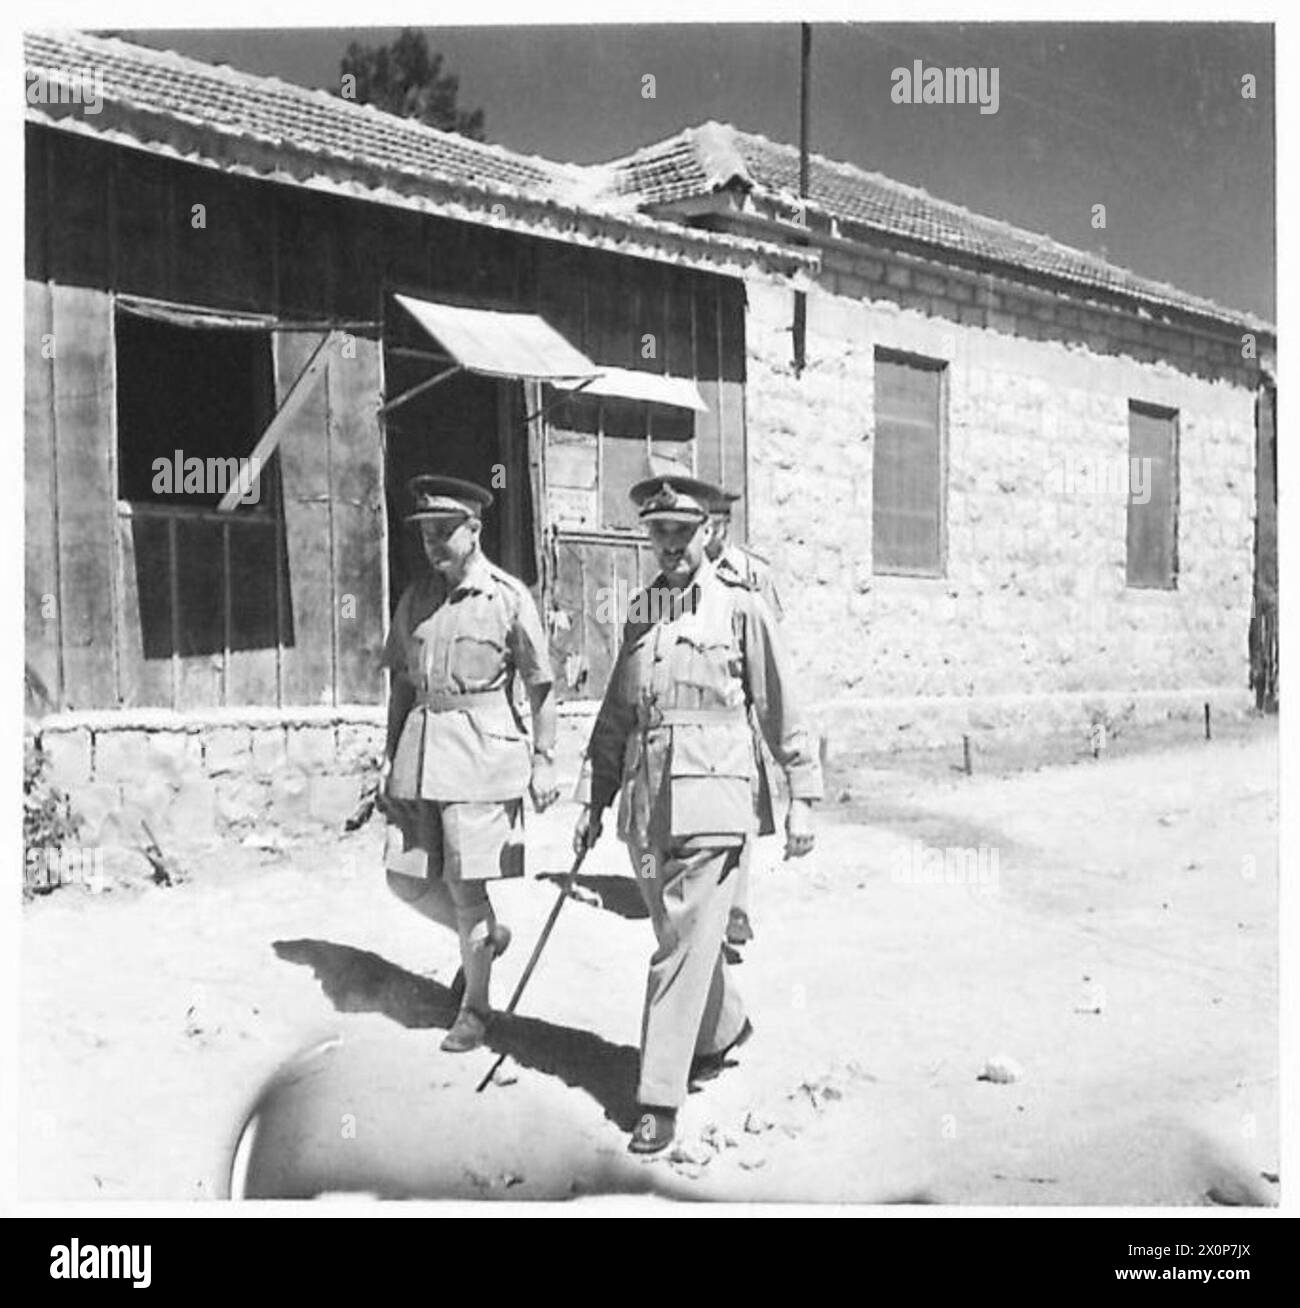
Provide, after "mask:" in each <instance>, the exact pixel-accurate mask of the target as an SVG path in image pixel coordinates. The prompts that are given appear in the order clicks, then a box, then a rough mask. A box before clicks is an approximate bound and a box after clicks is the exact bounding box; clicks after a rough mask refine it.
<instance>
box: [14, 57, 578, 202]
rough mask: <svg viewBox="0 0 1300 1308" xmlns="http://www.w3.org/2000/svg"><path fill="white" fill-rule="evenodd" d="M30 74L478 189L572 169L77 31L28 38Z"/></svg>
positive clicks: (527, 188) (553, 186) (542, 193)
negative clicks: (88, 83)
mask: <svg viewBox="0 0 1300 1308" xmlns="http://www.w3.org/2000/svg"><path fill="white" fill-rule="evenodd" d="M23 51H24V55H25V57H26V62H27V66H28V67H29V68H40V69H56V68H71V69H80V68H87V67H89V68H92V69H95V70H97V71H102V74H103V95H104V98H105V99H106V100H108V101H110V102H112V103H115V104H122V105H128V106H135V107H137V108H140V109H144V110H149V111H152V112H154V113H159V112H161V113H165V114H167V115H168V116H169V117H172V118H176V119H180V120H182V121H190V122H193V123H201V124H203V125H205V126H208V127H210V128H215V129H216V130H218V131H224V132H228V133H231V134H232V135H235V136H241V137H246V138H250V139H253V140H257V141H260V142H263V143H269V144H272V145H276V144H283V145H291V146H292V147H293V148H294V149H295V150H299V151H305V152H308V153H314V154H318V155H320V156H323V157H329V158H335V159H340V160H348V161H352V162H355V163H361V164H365V165H367V166H371V167H376V168H380V169H388V170H397V171H408V172H417V173H420V174H423V175H425V176H428V177H432V178H440V179H444V180H447V181H451V182H458V183H463V184H469V185H473V186H478V187H489V188H493V187H497V188H501V189H503V190H510V191H524V192H527V193H528V194H529V195H530V196H532V197H533V198H536V199H548V198H556V199H559V198H566V197H568V196H569V194H570V193H571V192H572V191H573V190H574V189H575V188H576V187H577V186H578V185H579V182H580V177H581V173H580V170H579V169H577V168H575V167H573V166H571V165H566V164H559V163H552V162H551V161H549V160H546V159H537V158H533V157H530V156H527V155H521V154H513V153H511V152H510V151H508V150H504V149H502V148H501V147H500V146H496V145H485V144H483V143H481V142H478V141H471V140H469V139H468V138H466V137H463V136H457V135H455V134H454V133H451V132H441V131H438V130H437V129H436V128H433V127H428V126H426V125H425V124H423V123H420V122H417V121H415V120H414V119H410V118H399V117H397V116H395V115H393V114H388V113H384V112H382V111H381V110H378V109H375V108H372V107H371V106H369V105H360V104H355V103H353V102H352V101H349V100H344V99H342V98H340V97H339V96H335V95H331V94H329V93H328V92H327V91H313V90H309V89H307V88H306V87H302V86H295V85H293V84H292V83H289V82H282V81H280V80H278V79H277V78H273V77H258V76H254V75H253V74H251V73H243V72H239V71H238V70H236V69H233V68H228V67H225V66H223V65H215V64H205V63H202V62H200V61H198V60H196V59H188V58H185V57H183V56H181V55H178V54H175V53H173V52H172V51H170V50H154V49H151V48H149V47H146V46H140V45H132V44H130V43H128V42H126V41H120V40H116V39H111V38H105V37H96V36H89V35H86V34H84V33H80V32H71V33H59V34H48V33H39V34H36V33H27V34H25V35H24V37H23Z"/></svg>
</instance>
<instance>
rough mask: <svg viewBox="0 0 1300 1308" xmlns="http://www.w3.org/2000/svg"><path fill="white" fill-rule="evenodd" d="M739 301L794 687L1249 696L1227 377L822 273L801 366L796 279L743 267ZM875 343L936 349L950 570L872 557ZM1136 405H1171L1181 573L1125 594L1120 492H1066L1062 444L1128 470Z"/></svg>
mask: <svg viewBox="0 0 1300 1308" xmlns="http://www.w3.org/2000/svg"><path fill="white" fill-rule="evenodd" d="M748 295H749V315H748V323H747V333H748V341H747V349H748V358H747V385H746V416H747V426H748V440H749V461H750V469H749V510H750V523H751V527H750V540H751V543H752V544H753V545H754V547H755V548H756V549H758V550H759V551H760V552H762V553H764V554H766V555H767V556H768V557H770V558H771V559H772V561H773V563H774V565H775V567H776V571H777V577H778V581H779V584H780V586H781V590H782V594H783V596H785V597H788V598H787V600H786V603H787V608H788V609H789V613H790V617H789V621H788V624H787V631H788V638H789V643H790V645H791V646H792V648H793V652H794V654H795V658H796V661H797V664H798V666H799V668H800V669H801V670H802V672H803V675H804V678H805V691H804V694H805V696H806V697H807V698H808V700H809V701H811V702H813V703H817V704H821V705H823V706H829V705H832V704H844V705H848V704H849V703H859V704H861V703H862V702H863V701H869V700H877V699H880V700H883V701H886V702H888V701H890V700H893V699H895V698H898V699H906V698H911V697H917V696H925V697H937V699H938V702H940V703H942V702H943V700H944V699H945V698H946V697H954V698H960V699H962V700H964V701H965V702H967V703H971V702H972V701H975V700H989V701H990V702H993V701H999V700H1001V701H1005V699H1006V697H1027V698H1029V699H1033V698H1038V697H1044V698H1045V699H1051V698H1052V697H1058V698H1062V699H1063V700H1065V701H1067V702H1075V701H1077V703H1078V705H1079V706H1081V707H1080V711H1083V709H1082V706H1084V705H1085V704H1086V702H1087V700H1088V697H1089V695H1093V696H1094V697H1095V695H1096V694H1097V693H1101V694H1102V695H1103V696H1105V697H1109V698H1110V699H1112V700H1113V699H1116V698H1118V699H1120V700H1123V699H1125V698H1129V699H1132V698H1133V697H1134V696H1135V695H1136V696H1137V697H1138V698H1143V697H1145V701H1146V702H1167V701H1168V696H1167V695H1164V693H1165V692H1180V693H1181V692H1187V694H1188V695H1189V696H1190V697H1191V698H1197V699H1198V705H1197V706H1198V707H1199V698H1201V697H1205V695H1206V692H1207V691H1208V692H1212V695H1211V696H1210V697H1211V698H1214V699H1215V700H1216V701H1217V702H1219V703H1221V704H1222V705H1224V706H1235V707H1237V708H1240V707H1242V706H1244V705H1245V704H1246V703H1247V702H1248V701H1249V694H1248V691H1247V686H1248V680H1249V667H1248V654H1247V632H1248V627H1249V622H1250V612H1251V578H1252V566H1253V564H1252V547H1253V530H1254V523H1253V515H1254V507H1253V502H1254V400H1255V397H1254V392H1253V390H1252V389H1250V387H1249V385H1247V384H1245V381H1244V379H1242V380H1240V381H1228V380H1207V379H1205V378H1202V377H1199V376H1195V375H1191V373H1189V372H1187V371H1183V370H1181V369H1179V368H1176V367H1175V366H1173V365H1172V364H1170V363H1168V362H1165V361H1139V360H1138V359H1136V358H1130V357H1127V355H1124V354H1102V353H1097V352H1094V350H1093V349H1090V348H1088V347H1087V346H1086V345H1082V344H1076V343H1071V344H1065V343H1062V342H1061V341H1058V340H1052V339H1025V338H1024V337H1023V336H1022V335H1020V334H1019V322H1018V320H1017V319H1015V318H1014V317H1012V316H1011V315H1007V314H1001V313H993V314H986V315H985V319H984V320H986V321H987V320H989V319H990V318H991V319H992V320H995V321H997V322H998V323H999V327H998V328H997V329H991V328H988V327H983V326H977V325H974V324H973V323H972V324H970V325H966V324H963V323H962V322H960V321H954V320H953V319H952V318H949V317H940V316H935V315H934V314H932V313H929V312H926V311H924V309H922V308H921V307H917V308H904V307H902V306H901V305H899V304H894V303H889V302H885V301H883V300H874V301H873V300H862V299H858V298H851V297H849V296H842V295H836V294H831V293H828V292H827V291H825V290H816V291H813V292H812V293H810V295H809V304H808V344H807V356H808V366H807V367H806V369H805V371H804V373H803V375H802V376H801V377H796V376H795V375H794V372H793V369H792V367H791V364H790V353H791V346H790V339H791V338H790V322H791V295H790V293H789V292H788V291H784V290H781V289H779V288H772V287H769V286H764V285H757V284H753V285H750V286H749V287H748ZM900 298H901V297H900ZM955 316H956V315H955V314H954V317H955ZM1076 316H1077V315H1076ZM1042 317H1043V315H1041V314H1036V319H1035V321H1036V323H1038V324H1039V325H1040V329H1041V330H1043V334H1046V326H1049V325H1050V324H1047V325H1043V324H1042ZM1105 322H1106V320H1105V319H1104V318H1103V319H1102V325H1105ZM1091 326H1092V327H1093V333H1092V334H1093V339H1094V342H1095V343H1096V344H1097V345H1098V346H1101V345H1103V344H1105V343H1106V342H1105V341H1104V340H1103V339H1098V335H1099V331H1100V328H1099V326H1098V324H1091ZM1162 331H1163V329H1162ZM1166 336H1167V333H1166ZM877 346H882V347H887V348H892V349H897V350H904V351H908V352H912V353H915V354H918V355H923V356H926V357H928V358H931V359H941V360H944V361H945V362H946V363H947V365H948V368H947V383H948V390H947V395H948V405H947V539H948V545H947V575H946V576H944V577H943V578H939V579H927V578H911V577H891V576H877V575H875V574H874V573H873V571H872V560H871V549H872V541H871V504H872V488H871V480H872V448H873V446H872V441H873V437H874V412H873V372H874V350H875V348H876V347H877ZM1186 349H1187V352H1188V355H1189V356H1190V355H1191V353H1192V351H1193V350H1194V349H1195V350H1196V351H1197V352H1198V353H1199V352H1200V351H1201V349H1202V345H1201V344H1200V343H1195V342H1191V341H1189V342H1187V343H1186ZM1135 352H1138V351H1136V350H1135ZM1141 352H1142V353H1145V354H1147V356H1148V358H1149V359H1150V358H1152V357H1153V351H1151V350H1150V348H1149V347H1144V348H1143V350H1142V351H1141ZM1225 358H1226V356H1225ZM1227 370H1228V371H1231V370H1230V369H1227ZM1130 401H1145V402H1148V403H1151V404H1156V405H1160V406H1164V407H1168V408H1170V409H1175V410H1177V412H1178V415H1179V416H1178V431H1179V492H1178V494H1179V510H1178V559H1179V566H1178V580H1177V589H1175V590H1170V591H1154V590H1138V589H1130V588H1128V587H1126V585H1125V548H1126V507H1125V506H1126V501H1125V497H1124V495H1123V494H1122V493H1120V494H1115V493H1114V492H1112V493H1109V494H1105V493H1103V494H1097V493H1081V492H1080V491H1079V490H1077V489H1076V490H1075V491H1073V492H1067V491H1066V490H1064V489H1063V488H1062V485H1061V473H1062V468H1063V463H1062V460H1065V459H1070V460H1073V461H1074V462H1073V463H1072V465H1071V466H1072V467H1073V468H1074V469H1075V470H1077V469H1078V468H1079V466H1080V464H1079V461H1080V460H1087V459H1097V458H1098V457H1100V458H1102V459H1105V460H1109V461H1111V462H1112V463H1118V464H1119V466H1121V467H1122V466H1124V461H1125V460H1127V457H1128V406H1129V402H1130ZM1155 692H1160V693H1161V694H1160V695H1156V694H1154V693H1155ZM1162 695H1163V696H1164V698H1163V699H1162V698H1161V696H1162ZM1175 698H1176V696H1175ZM832 716H833V715H832ZM1085 716H1086V714H1085Z"/></svg>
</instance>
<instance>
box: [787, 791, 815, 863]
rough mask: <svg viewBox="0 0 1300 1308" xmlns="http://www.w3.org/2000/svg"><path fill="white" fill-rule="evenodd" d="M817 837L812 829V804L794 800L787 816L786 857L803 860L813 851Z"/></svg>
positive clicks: (803, 800) (804, 800) (802, 800)
mask: <svg viewBox="0 0 1300 1308" xmlns="http://www.w3.org/2000/svg"><path fill="white" fill-rule="evenodd" d="M815 839H816V837H815V836H814V835H813V829H812V804H811V803H809V801H808V800H806V799H792V800H791V801H790V811H789V812H788V813H787V814H786V815H785V856H786V858H802V857H803V856H804V855H805V854H807V853H809V852H810V851H811V850H812V847H813V842H814V840H815Z"/></svg>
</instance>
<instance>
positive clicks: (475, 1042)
mask: <svg viewBox="0 0 1300 1308" xmlns="http://www.w3.org/2000/svg"><path fill="white" fill-rule="evenodd" d="M487 1028H488V1019H487V1018H486V1017H485V1016H484V1015H483V1014H482V1013H476V1012H475V1011H474V1010H473V1009H472V1008H462V1009H461V1010H460V1012H459V1013H457V1014H456V1021H455V1022H454V1023H453V1024H452V1028H451V1030H450V1031H448V1032H447V1034H446V1035H445V1036H443V1038H442V1044H441V1046H440V1048H442V1049H444V1050H446V1052H447V1053H449V1054H467V1053H469V1051H470V1050H471V1049H477V1048H478V1047H479V1045H481V1044H482V1043H483V1042H484V1041H485V1040H486V1039H487Z"/></svg>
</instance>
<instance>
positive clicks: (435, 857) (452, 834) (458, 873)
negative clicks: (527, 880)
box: [384, 799, 524, 881]
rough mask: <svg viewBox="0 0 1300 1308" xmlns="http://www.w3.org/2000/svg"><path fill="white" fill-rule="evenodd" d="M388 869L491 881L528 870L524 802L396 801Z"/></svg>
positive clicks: (390, 807)
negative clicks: (525, 863)
mask: <svg viewBox="0 0 1300 1308" xmlns="http://www.w3.org/2000/svg"><path fill="white" fill-rule="evenodd" d="M386 816H387V818H388V835H387V839H386V841H385V843H384V867H385V868H386V869H387V870H388V871H389V872H400V873H402V874H403V875H404V876H408V877H429V878H442V879H444V880H447V881H491V880H494V879H495V878H497V877H519V876H523V874H524V801H523V800H522V799H507V800H494V801H492V802H491V803H460V802H445V801H442V800H436V799H390V800H389V801H388V802H387V806H386Z"/></svg>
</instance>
